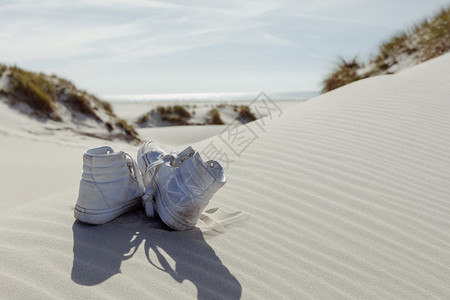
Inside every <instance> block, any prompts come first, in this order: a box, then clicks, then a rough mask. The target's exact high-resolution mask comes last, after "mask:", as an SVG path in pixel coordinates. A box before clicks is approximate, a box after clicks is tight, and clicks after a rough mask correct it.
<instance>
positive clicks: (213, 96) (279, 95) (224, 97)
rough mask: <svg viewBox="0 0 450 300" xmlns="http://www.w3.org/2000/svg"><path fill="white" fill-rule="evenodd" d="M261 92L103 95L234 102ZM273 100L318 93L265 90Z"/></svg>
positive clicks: (145, 99)
mask: <svg viewBox="0 0 450 300" xmlns="http://www.w3.org/2000/svg"><path fill="white" fill-rule="evenodd" d="M260 94H261V92H255V93H186V94H182V93H179V94H144V95H108V96H102V97H101V98H102V99H103V100H106V101H109V102H219V103H220V102H233V101H239V102H241V101H248V102H251V101H252V100H254V99H256V97H258V96H259V95H260ZM264 94H265V96H266V97H269V98H270V99H271V100H273V101H283V100H299V101H301V100H308V99H311V98H313V97H315V96H317V95H319V92H316V91H301V92H274V93H270V92H264Z"/></svg>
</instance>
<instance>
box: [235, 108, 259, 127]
mask: <svg viewBox="0 0 450 300" xmlns="http://www.w3.org/2000/svg"><path fill="white" fill-rule="evenodd" d="M237 118H238V120H239V121H240V122H241V123H243V124H245V123H248V122H252V121H255V120H256V116H255V115H254V114H253V112H252V111H251V109H250V107H249V106H248V105H241V106H240V107H239V112H238V117H237Z"/></svg>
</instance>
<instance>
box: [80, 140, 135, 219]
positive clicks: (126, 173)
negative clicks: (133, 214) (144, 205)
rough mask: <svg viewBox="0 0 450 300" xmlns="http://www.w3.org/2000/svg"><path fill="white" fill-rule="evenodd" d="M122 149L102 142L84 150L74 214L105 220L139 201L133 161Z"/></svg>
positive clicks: (85, 217) (115, 216) (130, 207)
mask: <svg viewBox="0 0 450 300" xmlns="http://www.w3.org/2000/svg"><path fill="white" fill-rule="evenodd" d="M127 156H128V157H129V155H127V154H126V153H124V152H114V150H113V149H112V148H111V147H108V146H102V147H98V148H92V149H89V150H87V151H86V152H84V155H83V174H82V179H81V181H80V189H79V192H78V199H77V203H76V205H75V212H74V215H75V218H76V219H77V220H80V221H82V222H85V223H90V224H104V223H106V222H109V221H111V220H113V219H115V218H117V217H118V216H120V215H122V214H124V213H126V212H128V211H131V210H133V209H136V208H138V207H140V205H141V196H142V195H143V190H142V188H140V187H139V184H138V180H139V179H140V176H139V175H138V173H137V172H139V171H138V170H137V167H136V163H135V162H134V161H133V159H132V158H131V157H129V159H128V160H127Z"/></svg>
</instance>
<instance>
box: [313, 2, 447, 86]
mask: <svg viewBox="0 0 450 300" xmlns="http://www.w3.org/2000/svg"><path fill="white" fill-rule="evenodd" d="M448 51H450V6H448V7H447V8H443V9H441V10H440V11H439V12H438V13H437V14H436V15H434V17H432V18H430V19H425V20H423V21H422V22H420V23H416V24H414V25H413V26H412V27H411V28H410V29H408V30H406V31H401V32H398V33H397V34H395V35H394V36H392V37H391V38H390V39H388V40H387V41H385V42H383V43H382V44H381V45H380V46H379V47H378V53H377V54H376V55H374V56H373V57H372V59H371V60H370V61H369V63H368V64H367V65H364V64H363V63H360V62H358V61H356V59H352V60H349V61H346V60H345V59H343V58H339V60H338V62H337V64H336V67H335V68H334V69H333V71H332V72H331V73H330V74H329V75H327V76H326V77H325V79H324V80H323V81H322V92H323V93H325V92H329V91H331V90H334V89H336V88H339V87H341V86H344V85H346V84H349V83H351V82H354V81H357V80H360V79H363V78H367V77H370V76H375V75H380V74H392V73H395V70H396V69H399V67H398V66H400V64H401V62H402V61H405V60H406V59H407V58H408V57H410V58H413V61H415V64H419V63H421V62H424V61H427V60H429V59H431V58H434V57H437V56H440V55H442V54H444V53H447V52H448ZM366 66H367V68H365V67H366ZM396 67H397V68H396ZM362 68H365V69H364V70H363V69H362Z"/></svg>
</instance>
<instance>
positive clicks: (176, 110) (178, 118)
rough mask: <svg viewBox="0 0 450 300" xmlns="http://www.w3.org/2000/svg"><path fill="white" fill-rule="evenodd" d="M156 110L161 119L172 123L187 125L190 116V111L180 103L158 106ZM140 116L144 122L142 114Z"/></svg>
mask: <svg viewBox="0 0 450 300" xmlns="http://www.w3.org/2000/svg"><path fill="white" fill-rule="evenodd" d="M156 112H157V113H159V115H160V116H161V120H162V121H165V122H169V123H171V124H172V125H189V124H188V119H189V118H191V117H192V115H191V113H190V112H189V111H188V110H187V109H186V108H185V107H184V106H181V105H173V106H170V105H169V106H158V107H157V108H156ZM154 113H155V111H154V110H153V111H152V112H151V114H154ZM141 118H142V121H144V122H146V121H145V117H144V116H142V117H141ZM141 118H140V119H141ZM138 123H139V121H138Z"/></svg>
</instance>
